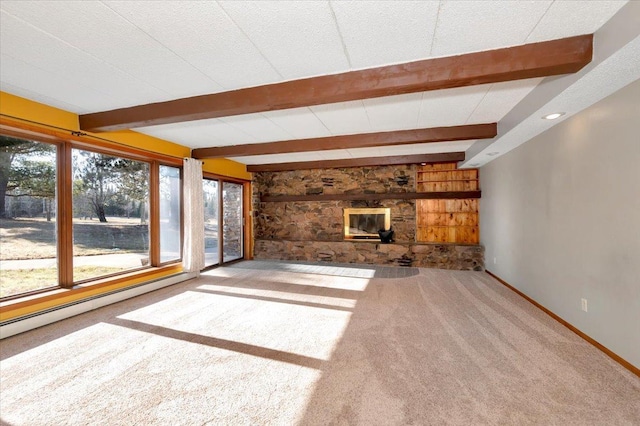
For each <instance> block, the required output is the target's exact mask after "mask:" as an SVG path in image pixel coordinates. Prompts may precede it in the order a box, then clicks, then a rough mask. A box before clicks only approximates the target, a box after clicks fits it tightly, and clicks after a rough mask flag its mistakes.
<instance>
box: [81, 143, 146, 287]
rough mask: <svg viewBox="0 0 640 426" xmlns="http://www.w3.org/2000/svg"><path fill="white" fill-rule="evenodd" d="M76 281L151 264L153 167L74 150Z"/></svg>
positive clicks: (133, 161)
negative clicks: (150, 191)
mask: <svg viewBox="0 0 640 426" xmlns="http://www.w3.org/2000/svg"><path fill="white" fill-rule="evenodd" d="M71 174H72V177H73V192H72V193H73V281H74V282H77V281H82V280H86V279H88V278H95V277H99V276H102V275H107V274H113V273H115V272H121V271H125V270H129V269H137V268H140V267H142V266H146V265H148V264H149V164H148V163H143V162H140V161H135V160H129V159H126V158H121V157H114V156H111V155H107V154H101V153H97V152H89V151H83V150H80V149H74V150H73V152H72V173H71Z"/></svg>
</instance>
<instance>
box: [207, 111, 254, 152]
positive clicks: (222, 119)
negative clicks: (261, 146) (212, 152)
mask: <svg viewBox="0 0 640 426" xmlns="http://www.w3.org/2000/svg"><path fill="white" fill-rule="evenodd" d="M225 118H227V117H220V118H216V119H215V120H217V121H218V122H220V123H224V124H226V125H227V126H231V127H233V128H234V129H236V130H237V131H239V132H240V133H242V134H243V135H245V136H247V137H249V138H251V141H253V142H255V143H257V139H256V137H255V136H253V135H250V134H249V133H247V132H245V131H244V130H243V129H242V127H240V126H236V125H235V123H229V122H227V121H225V120H224V119H225ZM221 139H222V140H223V142H224V138H221ZM235 145H246V143H237V144H235ZM223 146H225V145H223Z"/></svg>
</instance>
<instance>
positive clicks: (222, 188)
mask: <svg viewBox="0 0 640 426" xmlns="http://www.w3.org/2000/svg"><path fill="white" fill-rule="evenodd" d="M202 188H203V190H204V222H205V224H204V237H205V238H204V240H205V241H204V244H205V266H206V267H208V266H213V265H218V264H220V263H224V262H231V261H233V260H237V259H242V258H243V256H244V244H243V243H244V216H243V215H244V212H243V202H244V200H243V184H242V183H235V182H228V181H225V180H214V179H210V178H205V179H203V181H202Z"/></svg>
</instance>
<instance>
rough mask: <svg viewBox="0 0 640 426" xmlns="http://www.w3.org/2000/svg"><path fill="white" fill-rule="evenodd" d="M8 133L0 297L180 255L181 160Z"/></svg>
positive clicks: (1, 157)
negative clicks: (51, 141) (53, 141)
mask: <svg viewBox="0 0 640 426" xmlns="http://www.w3.org/2000/svg"><path fill="white" fill-rule="evenodd" d="M7 133H9V135H0V261H1V262H0V297H15V296H18V295H22V294H24V293H27V292H33V291H40V290H44V289H49V288H55V287H65V288H71V287H73V286H74V285H75V284H77V283H79V282H80V283H82V284H83V285H88V284H90V281H91V280H96V279H102V278H105V277H109V276H112V275H118V274H122V273H124V272H132V271H136V270H142V269H145V268H149V267H152V266H153V267H157V266H161V265H164V264H168V263H175V262H179V261H180V259H181V248H182V232H181V225H182V211H181V208H182V200H181V197H182V191H181V183H182V182H181V168H180V167H179V165H180V164H181V163H182V161H181V159H178V158H176V159H174V158H172V157H168V156H163V155H162V154H154V153H146V152H142V151H139V150H137V149H134V148H127V147H120V146H115V145H110V144H109V143H104V141H99V142H98V143H96V141H94V140H93V139H91V140H87V141H80V140H78V141H76V140H74V141H71V140H63V139H61V138H62V137H63V136H64V135H56V136H55V138H56V139H55V143H49V142H47V141H49V140H51V136H50V135H48V134H47V135H44V134H42V135H34V134H35V133H36V132H33V131H30V133H29V136H28V138H31V137H33V138H35V139H36V140H29V139H28V138H22V137H20V135H22V134H25V135H26V133H23V132H22V131H21V130H15V131H14V130H10V131H7ZM75 136H76V137H75V138H74V139H78V138H81V139H82V135H81V136H78V135H75ZM87 138H89V137H87ZM39 140H42V142H40V141H39Z"/></svg>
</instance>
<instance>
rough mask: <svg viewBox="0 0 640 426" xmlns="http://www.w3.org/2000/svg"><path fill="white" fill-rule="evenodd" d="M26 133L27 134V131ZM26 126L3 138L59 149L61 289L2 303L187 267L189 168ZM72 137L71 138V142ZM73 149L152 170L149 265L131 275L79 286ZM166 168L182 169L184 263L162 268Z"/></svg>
mask: <svg viewBox="0 0 640 426" xmlns="http://www.w3.org/2000/svg"><path fill="white" fill-rule="evenodd" d="M23 127H24V128H23ZM34 127H35V126H30V125H27V124H25V125H24V126H22V125H20V126H19V127H16V126H15V125H7V124H4V123H2V124H1V125H0V134H2V135H6V136H10V137H14V138H18V139H23V140H26V141H35V142H42V143H48V144H52V145H55V146H56V148H57V149H56V177H57V186H56V191H57V200H56V203H57V205H56V213H57V217H56V220H57V229H56V237H57V253H56V255H57V261H58V285H57V286H50V287H46V288H42V289H38V290H33V291H29V292H24V293H19V294H14V295H11V296H5V297H2V298H0V302H5V301H13V300H15V299H22V298H29V297H31V296H37V295H40V294H42V293H47V292H54V291H57V290H61V289H67V290H68V289H74V288H77V287H82V288H85V287H87V286H94V285H95V286H96V287H98V286H104V285H107V284H110V283H117V282H120V281H122V280H123V279H135V278H137V277H142V276H146V275H149V274H150V273H154V272H155V271H157V270H160V269H167V270H173V269H175V267H176V266H177V265H178V264H179V263H181V262H182V255H183V254H182V241H183V240H184V235H183V232H184V231H183V229H182V228H183V224H184V206H183V190H182V188H183V184H184V181H183V162H182V158H178V157H172V156H169V155H165V154H160V153H155V152H151V151H145V150H143V149H138V148H135V147H130V146H128V145H122V144H118V143H115V142H112V141H108V140H105V139H101V138H99V137H95V136H89V135H87V134H86V133H82V132H75V131H68V130H65V129H57V130H56V129H40V128H34ZM67 135H68V136H67ZM72 149H81V150H84V151H89V152H96V153H100V154H107V155H112V156H117V157H120V158H125V159H130V160H135V161H141V162H145V163H148V164H149V264H148V265H145V266H141V267H140V268H135V269H128V270H124V271H120V272H116V273H113V274H107V275H100V276H98V277H94V278H89V279H85V280H78V281H75V282H74V281H73V208H72V207H73V194H72V192H73V189H72V185H73V177H72ZM160 165H164V166H170V167H175V168H178V169H179V171H180V191H179V192H180V246H181V249H180V258H179V259H172V260H169V261H166V262H160V217H159V216H160V186H159V183H160V180H159V175H160Z"/></svg>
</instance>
